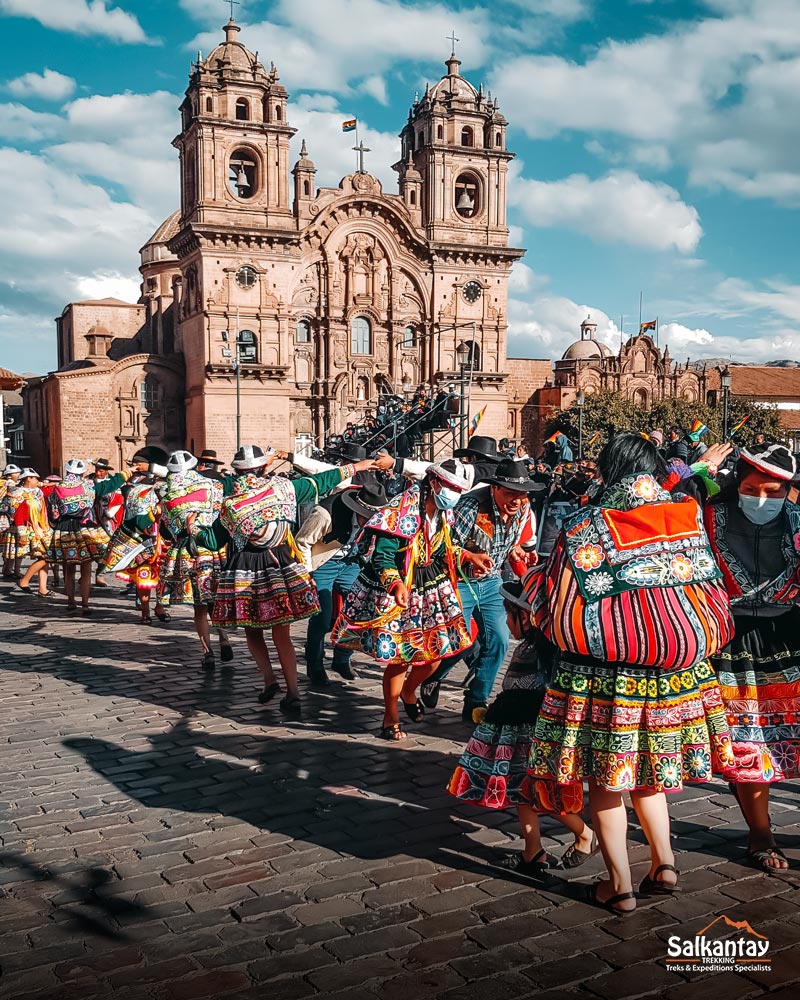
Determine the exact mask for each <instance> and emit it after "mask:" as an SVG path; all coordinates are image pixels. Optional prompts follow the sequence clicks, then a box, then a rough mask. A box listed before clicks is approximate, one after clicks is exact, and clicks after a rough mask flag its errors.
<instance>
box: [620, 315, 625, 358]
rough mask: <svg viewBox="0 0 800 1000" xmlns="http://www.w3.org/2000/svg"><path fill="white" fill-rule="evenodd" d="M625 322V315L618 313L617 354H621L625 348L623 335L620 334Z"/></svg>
mask: <svg viewBox="0 0 800 1000" xmlns="http://www.w3.org/2000/svg"><path fill="white" fill-rule="evenodd" d="M624 322H625V314H624V313H620V317H619V353H620V354H622V348H623V347H624V346H625V334H624V333H623V332H622V324H623V323H624Z"/></svg>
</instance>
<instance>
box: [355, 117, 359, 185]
mask: <svg viewBox="0 0 800 1000" xmlns="http://www.w3.org/2000/svg"><path fill="white" fill-rule="evenodd" d="M358 167H359V160H358V118H356V173H358Z"/></svg>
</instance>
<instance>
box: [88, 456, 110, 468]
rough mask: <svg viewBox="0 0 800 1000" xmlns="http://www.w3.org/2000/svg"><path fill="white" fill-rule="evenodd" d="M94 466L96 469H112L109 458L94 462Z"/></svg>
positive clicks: (97, 459)
mask: <svg viewBox="0 0 800 1000" xmlns="http://www.w3.org/2000/svg"><path fill="white" fill-rule="evenodd" d="M92 465H93V466H94V467H95V469H110V468H111V466H110V464H109V461H108V459H107V458H96V459H95V460H94V461H93V462H92Z"/></svg>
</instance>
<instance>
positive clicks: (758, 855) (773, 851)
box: [747, 847, 789, 875]
mask: <svg viewBox="0 0 800 1000" xmlns="http://www.w3.org/2000/svg"><path fill="white" fill-rule="evenodd" d="M775 858H780V859H781V860H783V861H785V862H787V864H788V862H789V859H788V858H787V857H786V855H785V854H784V853H783V851H782V850H781V849H780V848H779V847H762V848H761V849H760V850H758V851H748V852H747V860H748V861H749V862H750V863H751V864H752V865H754V866H755V867H756V868H760V869H761V871H762V872H766V874H767V875H773V874H775V873H781V872H786V871H788V870H789V869H788V868H779V867H778V866H777V865H770V864H768V863H767V862H769V861H774V860H775Z"/></svg>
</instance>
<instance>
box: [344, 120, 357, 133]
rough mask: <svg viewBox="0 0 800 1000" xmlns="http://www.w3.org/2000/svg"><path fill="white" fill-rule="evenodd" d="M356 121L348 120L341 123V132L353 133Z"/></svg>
mask: <svg viewBox="0 0 800 1000" xmlns="http://www.w3.org/2000/svg"><path fill="white" fill-rule="evenodd" d="M356 124H357V119H355V118H348V119H347V121H346V122H342V132H355V130H356Z"/></svg>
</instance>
